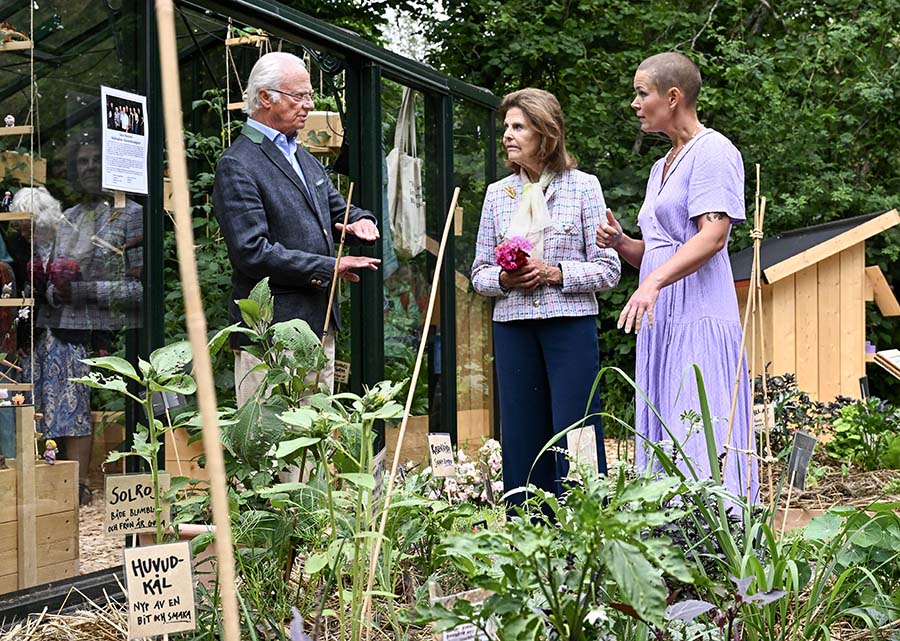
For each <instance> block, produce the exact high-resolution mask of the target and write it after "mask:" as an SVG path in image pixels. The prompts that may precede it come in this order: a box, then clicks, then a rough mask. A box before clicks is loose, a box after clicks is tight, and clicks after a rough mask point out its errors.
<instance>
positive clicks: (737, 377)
mask: <svg viewBox="0 0 900 641" xmlns="http://www.w3.org/2000/svg"><path fill="white" fill-rule="evenodd" d="M754 207H755V210H756V211H755V212H754V222H755V220H756V216H757V214H758V213H759V207H760V202H759V165H757V166H756V199H755V202H754ZM756 232H757V229H756V227H755V226H754V229H753V231H752V232H751V235H752V236H753V242H754V246H755V245H756V243H757V242H758V240H757V238H756V236H758V235H759V234H757V233H756ZM757 267H758V254H757V253H756V251H755V250H754V257H753V265H752V267H751V268H750V287H749V288H748V290H747V303H746V306H745V307H744V324H743V331H742V332H741V347H740V349H739V350H738V364H737V369H736V371H735V373H734V388H733V390H732V394H731V411H730V412H729V414H728V431H727V432H726V435H725V445H724V448H725V455H724V457H723V459H722V482H723V483H724V482H725V470H726V469H727V467H728V458H729V456H730V455H731V450H732V449H737V448H735V447H734V446H733V445H732V444H731V434H732V431H733V430H734V415H735V412H736V411H737V401H738V391H739V389H740V385H741V369H742V368H743V366H744V350H745V349H746V346H747V328H748V326H749V323H750V310H751V308H752V305H753V301H754V300H755V297H756V284H757V279H758V275H757V272H758V269H757ZM750 385H751V388H750V390H751V400H752V391H753V388H752V385H753V383H752V382H751V383H750ZM752 405H753V404H752V402H751V411H752ZM751 426H752V423H751ZM751 432H752V428H751ZM748 478H749V476H748Z"/></svg>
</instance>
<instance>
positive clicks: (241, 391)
mask: <svg viewBox="0 0 900 641" xmlns="http://www.w3.org/2000/svg"><path fill="white" fill-rule="evenodd" d="M246 97H247V104H246V107H245V111H246V112H247V113H248V114H249V118H248V119H247V123H246V124H245V125H244V128H243V130H242V131H241V134H240V135H239V136H238V137H237V139H235V141H234V143H233V144H232V145H231V147H229V148H228V150H227V151H226V152H225V153H224V154H223V155H222V158H221V159H220V160H219V164H218V165H217V167H216V180H215V188H214V190H213V204H214V207H215V212H216V217H217V218H218V220H219V226H220V227H221V230H222V234H223V236H224V238H225V243H226V245H227V246H228V256H229V258H230V260H231V265H232V268H233V274H232V278H231V283H232V296H231V299H232V300H231V303H230V306H229V313H230V316H231V319H232V321H233V322H237V321H239V320H240V318H241V317H240V311H239V310H238V308H237V305H236V304H235V302H234V301H235V300H239V299H242V298H247V297H248V296H249V294H250V291H251V290H252V289H253V287H254V286H255V285H256V284H257V283H258V282H259V281H260V280H262V279H263V278H266V277H268V278H269V287H270V288H271V291H272V294H273V295H274V297H275V321H276V322H278V321H285V320H290V319H292V318H301V319H303V320H305V321H306V322H308V323H309V325H310V327H312V329H313V331H315V332H316V333H317V334H319V335H321V334H322V331H323V329H324V325H325V313H326V309H327V307H328V292H329V288H330V287H331V280H332V276H333V274H334V267H335V260H336V258H335V242H334V236H335V234H336V233H340V231H341V230H342V221H343V216H344V209H345V207H346V203H345V201H344V199H343V198H342V197H341V195H340V193H338V191H337V189H335V187H334V185H333V184H332V183H331V180H330V179H329V178H328V176H327V175H326V174H325V169H324V168H323V167H322V164H321V163H320V162H319V161H317V160H316V159H315V158H314V157H313V156H312V155H311V154H310V153H309V152H307V151H306V150H305V149H303V148H302V147H300V146H299V145H298V144H297V132H298V131H299V130H301V129H303V126H304V125H305V124H306V118H307V116H308V114H309V112H310V111H311V110H312V109H313V108H314V106H315V105H314V104H313V92H312V83H311V82H310V77H309V72H308V71H307V70H306V67H305V65H304V64H303V61H302V60H300V58H298V57H296V56H294V55H291V54H288V53H282V52H275V53H269V54H266V55H264V56H263V57H261V58H260V59H259V60H258V61H257V63H256V64H255V65H254V66H253V69H252V70H251V71H250V77H249V78H248V80H247V91H246ZM346 231H347V234H348V238H350V237H355V238H356V239H357V240H358V241H362V242H364V243H369V244H371V243H373V242H375V241H376V240H377V239H378V237H379V234H378V228H377V227H376V226H375V216H374V215H372V214H371V213H370V212H368V211H365V210H363V209H359V208H357V207H353V206H351V208H350V222H349V223H348V225H347V230H346ZM379 262H381V261H379V260H378V259H375V258H370V257H367V256H342V257H341V259H340V262H339V263H338V266H337V274H338V278H345V279H347V280H350V281H358V280H359V276H358V275H357V274H356V273H354V272H353V270H355V269H371V270H375V269H377V268H378V263H379ZM331 317H332V319H333V324H332V325H333V327H334V328H339V327H340V314H339V309H338V301H337V300H335V301H334V305H333V309H332V316H331ZM231 340H232V343H231V346H232V348H233V349H235V350H236V352H235V367H234V374H235V387H236V392H237V402H238V405H242V404H243V403H245V402H246V401H247V400H248V399H249V398H251V397H252V396H253V395H254V394H255V392H256V390H257V389H258V387H259V385H260V383H261V380H262V374H260V373H258V372H253V373H251V374H250V375H249V376H248V375H247V373H248V372H250V370H252V369H253V368H254V367H255V366H256V364H258V362H259V361H257V360H256V359H255V358H254V357H253V356H251V355H250V354H248V353H246V352H245V351H243V350H242V349H241V347H242V346H243V345H245V344H246V339H245V338H244V337H243V336H242V335H239V334H232V337H231ZM325 352H326V354H327V355H328V365H327V367H326V369H325V371H323V372H322V376H321V378H320V382H324V383H325V385H326V386H328V387H329V388H331V387H332V386H333V384H334V335H333V333H332V328H329V333H328V337H327V339H326V343H325Z"/></svg>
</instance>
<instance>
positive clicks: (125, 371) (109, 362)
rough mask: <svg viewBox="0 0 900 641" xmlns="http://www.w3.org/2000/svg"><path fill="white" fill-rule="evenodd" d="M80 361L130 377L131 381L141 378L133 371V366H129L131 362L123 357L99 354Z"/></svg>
mask: <svg viewBox="0 0 900 641" xmlns="http://www.w3.org/2000/svg"><path fill="white" fill-rule="evenodd" d="M81 362H82V363H85V364H86V365H90V366H91V367H94V368H98V369H105V370H109V371H111V372H115V373H116V374H119V375H120V376H125V377H127V378H130V379H131V380H133V381H140V380H141V379H140V377H139V376H138V375H137V372H135V371H134V367H132V366H131V363H129V362H128V361H126V360H125V359H124V358H119V357H118V356H99V357H97V358H85V359H83V360H82V361H81Z"/></svg>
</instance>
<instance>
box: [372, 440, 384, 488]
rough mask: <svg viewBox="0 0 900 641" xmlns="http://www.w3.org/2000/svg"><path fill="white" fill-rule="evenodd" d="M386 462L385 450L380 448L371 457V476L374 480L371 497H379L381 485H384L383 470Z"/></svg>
mask: <svg viewBox="0 0 900 641" xmlns="http://www.w3.org/2000/svg"><path fill="white" fill-rule="evenodd" d="M386 462H387V448H386V447H382V448H381V450H379V452H378V454H376V455H375V456H373V457H372V476H373V477H374V478H375V489H374V490H373V491H372V496H373V497H375V498H378V497H379V496H381V490H382V485H384V469H385V463H386Z"/></svg>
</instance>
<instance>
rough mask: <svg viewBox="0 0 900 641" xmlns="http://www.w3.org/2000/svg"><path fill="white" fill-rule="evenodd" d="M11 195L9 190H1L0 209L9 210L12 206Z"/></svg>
mask: <svg viewBox="0 0 900 641" xmlns="http://www.w3.org/2000/svg"><path fill="white" fill-rule="evenodd" d="M12 201H13V196H12V192H11V191H5V192H3V198H2V200H0V211H9V208H10V207H12Z"/></svg>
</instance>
